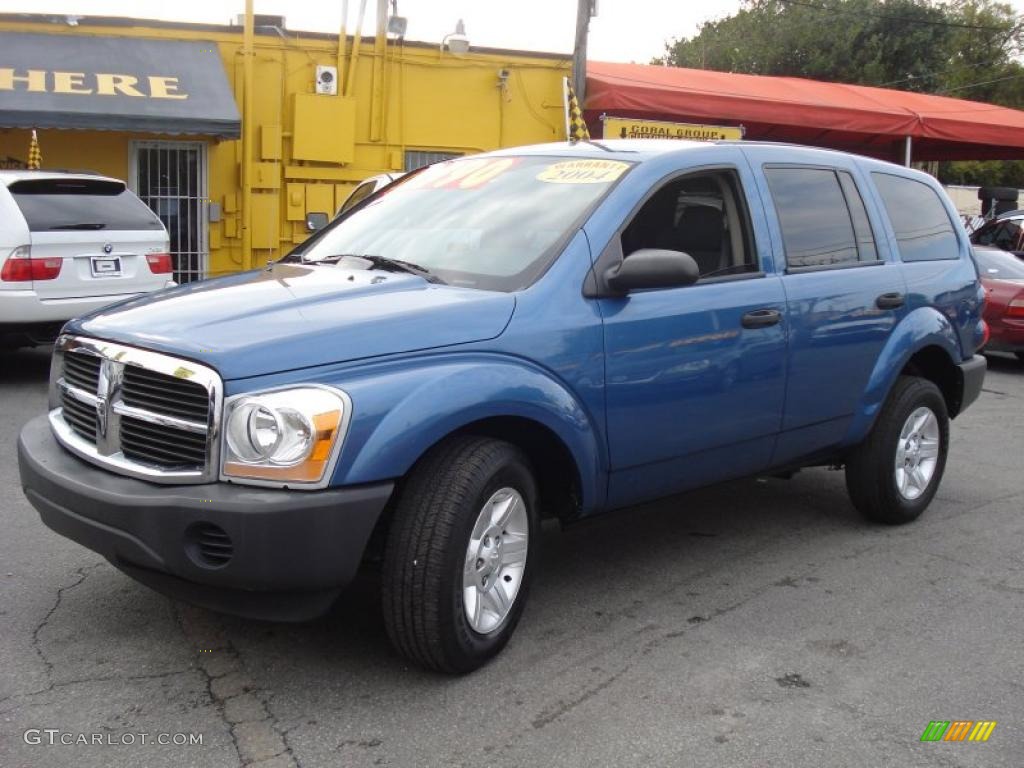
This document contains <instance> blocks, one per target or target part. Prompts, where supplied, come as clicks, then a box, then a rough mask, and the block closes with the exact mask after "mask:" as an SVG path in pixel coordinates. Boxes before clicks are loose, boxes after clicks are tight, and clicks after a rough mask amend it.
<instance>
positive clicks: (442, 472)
mask: <svg viewBox="0 0 1024 768" xmlns="http://www.w3.org/2000/svg"><path fill="white" fill-rule="evenodd" d="M506 487H510V488H513V489H515V490H516V491H518V492H519V494H520V495H521V496H522V498H523V500H524V501H525V504H526V508H527V521H528V531H529V534H528V538H527V542H528V551H527V557H526V563H525V568H524V570H523V575H522V581H521V583H520V585H519V589H518V592H517V593H516V595H515V597H514V599H513V602H512V606H511V609H509V612H508V614H507V615H506V616H505V618H504V620H503V621H502V622H501V623H500V624H499V625H498V626H497V627H496V628H494V629H493V630H492V631H489V632H488V633H486V634H480V633H478V632H476V631H475V630H474V629H473V628H472V626H471V625H470V623H469V621H468V620H467V618H466V613H465V610H464V608H463V595H462V586H463V585H462V569H463V564H464V561H465V558H466V548H467V546H468V544H469V541H470V536H471V533H472V530H473V526H474V523H475V522H476V520H477V517H478V515H479V513H480V511H481V510H482V509H483V506H484V504H485V503H486V502H487V500H488V499H490V498H491V496H492V494H494V493H495V492H496V491H498V490H499V489H502V488H506ZM539 530H540V527H539V524H538V515H537V484H536V481H535V480H534V475H533V471H532V470H531V468H530V464H529V462H528V460H527V458H526V456H524V455H523V453H522V451H520V450H519V449H518V448H516V447H515V446H514V445H511V444H510V443H506V442H503V441H501V440H495V439H492V438H486V437H477V436H472V435H467V436H459V437H455V438H452V439H450V440H448V441H446V442H444V443H442V444H440V445H439V446H437V447H435V448H434V449H432V450H431V451H430V452H429V453H428V454H427V455H426V456H425V457H424V458H423V459H421V460H420V461H419V462H418V463H417V465H416V466H415V467H414V468H413V470H412V471H411V472H410V473H409V475H408V476H407V477H406V478H405V480H404V481H403V482H402V483H401V486H400V488H399V490H398V496H397V499H396V503H395V508H394V515H393V518H392V521H391V525H390V529H389V531H388V536H387V543H386V546H385V551H384V563H383V569H382V579H381V599H382V605H383V613H384V623H385V626H386V628H387V632H388V637H389V638H390V639H391V642H392V644H393V645H394V646H395V648H396V649H397V650H398V652H399V653H400V654H402V655H403V656H405V657H406V658H407V659H409V660H410V661H412V662H415V663H416V664H419V665H420V666H423V667H427V668H428V669H433V670H437V671H440V672H449V673H464V672H471V671H472V670H474V669H477V668H478V667H480V666H481V665H483V664H485V663H486V662H487V661H488V660H489V659H491V658H492V657H493V656H495V655H496V654H497V653H498V652H499V651H501V649H502V648H504V647H505V644H506V643H508V640H509V638H510V637H511V636H512V633H513V632H514V631H515V628H516V625H517V624H518V622H519V618H520V616H521V615H522V612H523V606H524V605H525V603H526V598H527V594H528V591H529V583H530V577H531V575H532V572H533V570H534V569H535V565H536V560H537V557H536V549H537V546H536V543H537V535H536V534H537V533H538V532H539Z"/></svg>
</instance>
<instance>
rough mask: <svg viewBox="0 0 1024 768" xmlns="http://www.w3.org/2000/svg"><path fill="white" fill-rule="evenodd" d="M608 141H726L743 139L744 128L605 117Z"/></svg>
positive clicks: (605, 132) (605, 135)
mask: <svg viewBox="0 0 1024 768" xmlns="http://www.w3.org/2000/svg"><path fill="white" fill-rule="evenodd" d="M603 119H604V138H606V139H686V140H688V141H725V140H739V139H742V138H743V127H742V126H733V125H702V124H700V123H669V122H662V121H660V120H634V119H633V118H631V117H611V116H610V115H605V116H604V118H603Z"/></svg>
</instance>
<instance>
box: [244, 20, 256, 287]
mask: <svg viewBox="0 0 1024 768" xmlns="http://www.w3.org/2000/svg"><path fill="white" fill-rule="evenodd" d="M252 6H253V0H245V25H244V26H243V27H242V56H243V57H244V58H243V59H242V173H241V176H242V266H243V268H245V269H252V265H253V258H252V158H253V147H252V143H253V137H254V136H255V134H254V132H253V124H252V120H253V117H252V111H253V88H254V87H255V86H254V85H253V59H255V58H256V47H255V42H254V29H253V18H254V17H253V7H252Z"/></svg>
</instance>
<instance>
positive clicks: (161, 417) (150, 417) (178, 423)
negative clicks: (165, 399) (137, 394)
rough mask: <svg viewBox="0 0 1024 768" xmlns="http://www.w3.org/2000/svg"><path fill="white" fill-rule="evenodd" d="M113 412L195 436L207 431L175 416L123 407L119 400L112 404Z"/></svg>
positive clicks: (204, 426)
mask: <svg viewBox="0 0 1024 768" xmlns="http://www.w3.org/2000/svg"><path fill="white" fill-rule="evenodd" d="M113 411H114V413H116V414H117V415H118V416H130V417H131V418H133V419H139V421H148V422H149V423H150V424H159V425H160V426H161V427H174V428H175V429H180V430H183V431H185V432H194V433H195V434H197V435H205V434H206V433H207V432H208V431H209V429H208V428H207V426H206V425H205V424H200V423H199V422H198V421H188V420H187V419H179V418H178V417H177V416H168V415H167V414H165V413H157V412H156V411H146V410H143V409H142V408H136V407H135V406H134V405H125V404H124V403H123V402H122V401H121V400H117V401H115V402H114V405H113Z"/></svg>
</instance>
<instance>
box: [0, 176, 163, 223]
mask: <svg viewBox="0 0 1024 768" xmlns="http://www.w3.org/2000/svg"><path fill="white" fill-rule="evenodd" d="M8 190H9V191H10V193H11V195H12V196H13V197H14V200H15V202H17V204H18V207H19V208H20V209H21V213H22V214H23V215H24V217H25V221H27V222H28V228H29V229H30V230H31V231H33V232H53V231H60V230H68V231H74V230H81V231H86V232H87V231H96V230H111V229H113V230H139V229H157V230H158V229H162V228H163V224H161V223H160V219H159V218H158V217H157V215H156V214H155V213H153V211H151V210H150V209H149V208H148V207H146V204H145V203H143V202H142V201H141V200H139V198H137V197H136V196H135V195H133V194H132V193H131V192H129V191H128V190H127V189H125V186H124V184H122V183H121V182H118V181H106V180H104V179H26V180H23V181H16V182H14V183H13V184H11V185H10V186H9V187H8Z"/></svg>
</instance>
